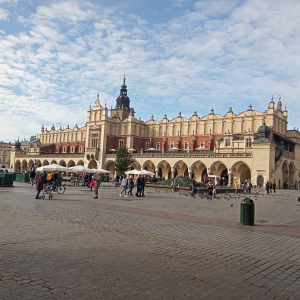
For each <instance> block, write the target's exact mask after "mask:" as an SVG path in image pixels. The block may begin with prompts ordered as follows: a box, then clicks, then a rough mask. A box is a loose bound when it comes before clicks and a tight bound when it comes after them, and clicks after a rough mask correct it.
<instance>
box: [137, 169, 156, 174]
mask: <svg viewBox="0 0 300 300" xmlns="http://www.w3.org/2000/svg"><path fill="white" fill-rule="evenodd" d="M140 174H141V175H155V173H153V172H150V171H147V170H142V171H139V175H140Z"/></svg>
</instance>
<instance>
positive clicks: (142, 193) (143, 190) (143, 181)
mask: <svg viewBox="0 0 300 300" xmlns="http://www.w3.org/2000/svg"><path fill="white" fill-rule="evenodd" d="M146 181H147V179H146V177H145V175H143V176H142V186H141V197H145V185H146Z"/></svg>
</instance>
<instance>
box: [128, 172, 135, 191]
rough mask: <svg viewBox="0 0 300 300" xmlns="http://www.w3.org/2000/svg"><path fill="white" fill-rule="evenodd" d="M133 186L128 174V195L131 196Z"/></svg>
mask: <svg viewBox="0 0 300 300" xmlns="http://www.w3.org/2000/svg"><path fill="white" fill-rule="evenodd" d="M133 188H134V182H133V178H132V176H130V178H129V191H128V195H130V196H132V195H133V194H132V189H133Z"/></svg>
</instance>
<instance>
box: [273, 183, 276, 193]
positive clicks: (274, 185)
mask: <svg viewBox="0 0 300 300" xmlns="http://www.w3.org/2000/svg"><path fill="white" fill-rule="evenodd" d="M272 188H273V191H274V194H275V193H276V183H275V181H274V183H273V186H272Z"/></svg>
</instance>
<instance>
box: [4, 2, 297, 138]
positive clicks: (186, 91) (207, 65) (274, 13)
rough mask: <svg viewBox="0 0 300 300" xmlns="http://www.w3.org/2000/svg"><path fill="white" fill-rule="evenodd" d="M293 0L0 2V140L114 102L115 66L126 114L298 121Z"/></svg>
mask: <svg viewBox="0 0 300 300" xmlns="http://www.w3.org/2000/svg"><path fill="white" fill-rule="evenodd" d="M299 28H300V1H299V0H285V1H282V0H199V1H192V0H160V1H158V0H126V1H121V0H98V1H96V0H90V1H76V0H74V1H68V0H66V1H54V0H52V1H51V0H43V1H42V0H0V140H4V141H14V140H16V139H17V138H18V137H20V139H23V138H25V137H26V138H28V137H29V136H31V135H34V134H36V133H40V129H41V126H42V124H44V125H45V127H47V128H48V129H49V128H50V127H51V126H52V124H54V126H55V127H56V128H58V127H59V126H62V127H63V128H65V127H66V126H67V125H68V124H70V127H71V128H73V127H74V126H75V124H78V126H79V127H82V126H84V124H85V122H86V117H87V114H86V112H87V110H88V109H89V107H90V105H92V106H93V105H94V103H95V100H96V97H97V93H99V95H100V96H99V97H100V103H101V105H104V104H105V103H106V104H107V106H108V107H109V108H110V107H111V106H115V100H116V98H117V96H118V95H119V90H120V86H121V84H122V80H123V74H124V71H125V72H126V78H127V80H126V83H127V85H128V95H129V97H130V100H131V106H132V107H134V109H135V111H136V115H135V116H136V117H137V118H139V117H141V118H142V120H144V121H147V120H149V119H150V118H151V115H152V114H153V115H154V119H156V120H158V121H160V120H161V119H162V118H163V116H164V114H167V115H168V118H169V119H172V118H174V117H176V116H177V114H178V112H179V111H181V113H182V116H184V117H187V118H190V117H191V116H192V114H193V113H194V111H197V113H198V116H200V117H202V116H205V115H207V114H208V113H209V112H210V109H211V108H214V111H215V114H219V115H225V114H226V112H227V111H228V108H229V107H233V111H234V113H236V114H238V113H240V112H242V111H244V110H247V108H248V105H249V104H252V106H253V109H254V110H259V111H265V110H266V109H267V108H268V103H269V102H270V100H271V97H272V95H273V96H274V101H275V102H277V101H278V98H279V96H281V98H282V102H283V105H284V106H285V105H286V106H287V109H288V112H289V119H288V121H289V124H288V128H289V129H293V128H294V127H296V128H298V127H300V126H299V125H300V124H299V123H300V122H299V120H298V119H299V117H298V114H299V104H300V101H299V92H300V84H299V83H300V30H299Z"/></svg>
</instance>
